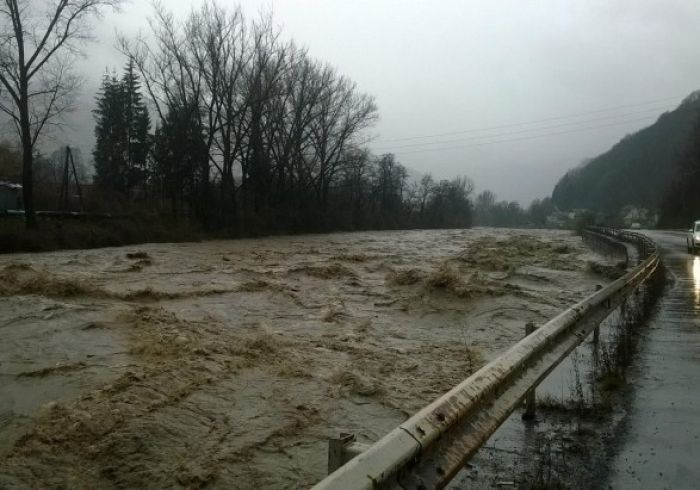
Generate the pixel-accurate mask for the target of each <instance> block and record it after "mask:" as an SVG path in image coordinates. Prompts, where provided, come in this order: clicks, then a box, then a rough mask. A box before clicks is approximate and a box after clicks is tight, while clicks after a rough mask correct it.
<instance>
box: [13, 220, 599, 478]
mask: <svg viewBox="0 0 700 490" xmlns="http://www.w3.org/2000/svg"><path fill="white" fill-rule="evenodd" d="M592 263H597V264H604V265H605V266H611V264H609V263H607V262H606V259H604V258H603V257H600V256H598V255H595V254H593V252H591V251H590V250H589V249H587V248H586V247H585V246H584V245H583V243H582V242H581V240H580V238H578V237H575V236H572V235H571V234H570V232H559V231H522V230H518V231H515V230H491V229H474V230H464V231H462V230H448V231H405V232H403V231H402V232H366V233H337V234H331V235H305V236H294V237H275V238H266V239H257V240H237V241H213V242H205V243H188V244H149V245H141V246H132V247H124V248H107V249H100V250H89V251H63V252H55V253H47V254H38V255H30V254H24V255H12V256H2V257H0V334H1V335H2V339H3V341H2V343H1V344H0V487H4V486H6V487H9V488H27V489H30V488H32V489H34V488H85V489H88V488H104V489H111V488H145V489H150V488H153V489H155V488H166V487H167V488H234V489H258V488H266V489H287V488H289V489H291V488H303V487H308V486H311V485H312V484H313V483H315V482H317V481H319V480H320V479H321V478H323V477H324V476H325V472H326V458H327V440H328V438H329V437H334V436H337V435H338V433H340V432H351V433H354V434H356V436H357V438H358V440H359V441H360V442H364V443H370V442H373V441H375V440H377V439H379V438H380V437H381V436H383V435H384V434H385V433H387V432H388V431H389V430H391V429H392V428H394V427H395V426H396V425H398V424H400V423H401V422H402V421H404V420H405V419H406V418H407V417H408V416H410V415H412V414H413V413H414V412H415V411H417V410H418V409H419V408H421V407H422V406H424V405H425V404H427V403H428V402H430V401H432V400H433V399H435V398H436V397H438V396H439V395H441V394H442V393H444V392H445V391H447V390H448V389H449V388H450V387H452V386H453V385H454V384H456V383H457V382H459V381H461V380H462V379H464V378H465V377H467V376H469V374H470V373H472V372H473V371H475V370H476V369H478V368H479V367H480V366H481V365H483V363H484V362H485V361H487V360H490V359H492V358H494V357H495V356H496V355H498V354H499V353H500V352H503V351H504V350H505V349H506V348H508V347H509V346H511V345H512V344H513V343H515V342H517V341H518V340H520V339H521V338H522V337H523V334H524V325H525V323H526V322H530V321H532V322H535V323H544V322H545V321H547V320H548V319H550V318H552V317H553V316H555V315H556V314H557V313H558V312H560V311H561V310H563V309H565V308H567V307H568V306H571V305H572V304H574V303H575V302H577V301H579V300H581V299H583V298H584V297H586V296H588V295H589V294H590V293H591V292H592V291H593V290H594V289H595V286H596V285H597V284H601V283H604V282H606V281H607V280H608V279H606V278H604V277H601V276H600V275H597V274H595V273H593V272H591V271H592V270H596V271H599V272H600V271H601V270H605V268H604V267H602V268H601V267H591V264H592Z"/></svg>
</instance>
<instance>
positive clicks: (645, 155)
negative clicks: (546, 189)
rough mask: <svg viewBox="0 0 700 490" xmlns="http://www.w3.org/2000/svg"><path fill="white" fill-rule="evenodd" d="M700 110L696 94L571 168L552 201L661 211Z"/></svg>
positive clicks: (599, 209) (604, 209)
mask: <svg viewBox="0 0 700 490" xmlns="http://www.w3.org/2000/svg"><path fill="white" fill-rule="evenodd" d="M699 110H700V97H698V94H697V93H694V94H691V95H690V96H688V97H687V98H686V99H684V100H683V102H682V103H681V104H680V106H679V107H678V108H676V109H675V110H673V111H670V112H666V113H664V114H662V115H661V116H660V117H659V118H658V120H657V121H656V122H655V123H654V124H652V125H651V126H649V127H647V128H645V129H642V130H640V131H638V132H636V133H634V134H630V135H627V136H625V137H624V138H623V139H622V140H621V141H620V142H618V143H617V144H616V145H615V146H613V147H612V148H611V149H610V150H609V151H607V152H606V153H604V154H602V155H600V156H598V157H596V158H594V159H592V160H590V161H588V162H585V163H584V164H582V165H581V166H579V167H577V168H575V169H573V170H570V171H569V172H567V173H566V174H565V175H564V176H563V177H562V178H561V179H560V180H559V182H558V183H557V184H556V186H555V187H554V190H553V192H552V203H553V204H554V205H555V206H557V207H558V208H559V209H562V210H573V209H587V210H590V211H593V212H596V213H599V214H601V215H607V216H610V215H617V214H618V213H620V212H621V211H622V210H623V208H625V207H636V208H645V209H648V210H654V211H656V210H658V209H659V206H660V204H661V201H662V198H663V196H664V195H665V194H666V192H667V190H668V188H669V186H670V185H671V183H672V182H673V180H674V179H675V178H676V174H677V171H678V162H679V159H680V157H681V154H682V152H683V151H685V150H684V147H685V146H686V145H687V141H688V138H689V135H690V133H691V130H692V128H693V126H694V124H695V123H696V121H697V118H698V111H699Z"/></svg>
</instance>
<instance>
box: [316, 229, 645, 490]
mask: <svg viewBox="0 0 700 490" xmlns="http://www.w3.org/2000/svg"><path fill="white" fill-rule="evenodd" d="M584 240H587V241H588V242H589V243H592V242H594V241H595V242H596V244H597V245H601V246H605V247H609V248H610V249H611V250H613V249H614V250H615V251H616V253H619V254H621V253H622V248H625V252H624V253H625V256H626V253H627V249H626V247H625V245H623V244H620V243H617V242H616V241H617V240H622V241H626V242H629V243H632V244H633V245H634V246H635V247H636V248H637V254H638V261H639V264H638V265H637V266H636V267H635V268H634V269H633V270H631V271H629V272H628V273H627V274H625V275H624V276H623V277H621V278H620V279H618V280H616V281H614V282H612V283H611V284H609V285H608V286H606V287H604V288H602V289H601V290H599V291H597V292H596V293H594V294H593V295H591V296H589V297H588V298H586V299H585V300H583V301H581V302H580V303H578V304H576V305H574V306H573V307H572V308H570V309H568V310H566V311H564V312H563V313H561V314H560V315H559V316H557V317H556V318H554V319H552V320H550V321H549V322H547V323H546V324H544V325H542V326H541V327H540V328H539V329H536V330H535V331H534V332H533V333H532V334H530V335H528V336H527V337H525V338H524V339H523V340H522V341H520V342H519V343H517V344H516V345H514V346H513V347H512V348H511V349H509V350H508V351H507V352H506V353H505V354H503V355H502V356H500V357H499V358H497V359H495V360H494V361H492V362H490V363H489V364H487V365H486V366H484V367H482V368H481V369H480V370H479V371H477V372H476V373H474V374H473V375H472V376H470V377H469V378H467V379H466V380H464V381H463V382H462V383H460V384H459V385H457V386H456V387H454V388H453V389H452V390H450V391H449V392H448V393H446V394H445V395H443V396H442V397H440V398H439V399H438V400H436V401H435V402H433V403H431V404H430V405H428V406H427V407H425V408H424V409H423V410H421V411H420V412H418V413H417V414H415V415H414V416H413V417H411V418H410V419H409V420H407V421H406V422H404V423H403V424H401V425H400V426H399V427H397V428H396V429H394V430H393V431H391V432H390V433H389V434H387V435H386V436H384V437H383V438H382V439H380V440H379V441H377V442H376V443H375V444H373V445H372V446H370V447H369V448H358V447H353V446H351V447H349V448H346V452H347V453H350V454H351V455H354V454H358V453H359V454H358V455H357V456H356V457H354V458H353V459H351V460H350V461H349V462H347V463H346V464H345V465H343V466H341V467H340V468H338V469H337V470H335V471H334V472H333V473H332V474H331V475H329V476H328V477H327V478H325V479H324V480H323V481H321V482H320V483H318V484H317V485H316V486H314V487H313V490H326V489H332V490H364V489H367V490H369V489H379V488H387V489H405V490H406V489H412V490H428V489H433V488H444V487H445V486H446V485H447V484H448V483H449V482H450V480H451V479H452V478H453V477H454V476H455V475H456V473H457V472H458V471H459V470H460V469H461V468H462V467H463V466H464V465H465V464H466V463H467V461H468V460H469V459H470V458H471V457H472V456H473V455H474V453H476V451H477V450H478V449H479V448H480V447H481V446H482V445H483V444H484V443H485V442H486V441H487V440H488V439H489V437H490V436H491V434H493V433H494V432H495V431H496V429H497V428H498V427H499V426H500V425H501V424H502V423H503V422H504V421H505V420H506V419H507V418H508V416H509V415H510V414H511V413H512V412H513V411H514V410H515V409H516V408H517V407H518V406H519V405H520V404H521V403H522V402H523V400H525V399H526V398H528V395H531V394H532V393H533V392H534V390H535V388H536V387H537V386H538V385H539V383H540V382H541V381H542V380H543V379H544V378H546V377H547V375H548V374H549V373H550V372H551V371H552V370H553V369H554V368H555V367H556V366H557V365H558V364H559V363H560V362H561V361H562V360H563V359H564V358H565V357H566V356H567V355H568V354H569V353H570V352H571V351H572V350H573V349H574V348H576V346H578V345H579V344H580V343H581V342H582V341H583V340H584V339H585V338H586V337H587V336H588V335H589V334H590V333H591V332H592V331H593V330H594V329H595V328H596V327H597V326H598V325H599V324H600V322H601V321H602V320H603V319H605V318H606V317H607V316H608V315H609V314H610V313H612V312H613V311H614V310H615V309H616V308H617V306H618V305H619V304H620V303H621V302H622V301H623V299H624V298H625V297H626V296H627V295H628V294H630V293H631V292H633V291H634V290H635V289H637V288H638V287H639V286H640V285H641V284H642V283H643V282H644V281H645V280H647V278H649V277H650V276H651V275H652V274H653V273H654V271H656V269H657V267H658V266H659V256H658V252H657V250H656V246H655V245H654V243H653V242H651V241H650V240H649V239H648V238H646V237H644V236H643V235H639V234H635V233H630V232H622V231H618V230H609V229H603V228H594V229H589V230H586V232H585V233H584ZM602 244H604V245H602ZM346 443H347V444H350V445H351V444H352V441H351V438H347V439H345V440H340V441H338V440H336V441H334V442H333V443H332V444H331V447H332V448H334V450H333V451H331V453H332V454H331V457H330V458H329V462H331V459H332V460H333V461H336V462H338V461H341V460H342V459H344V458H342V453H343V444H346ZM339 453H340V454H341V455H340V456H339Z"/></svg>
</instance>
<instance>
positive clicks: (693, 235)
mask: <svg viewBox="0 0 700 490" xmlns="http://www.w3.org/2000/svg"><path fill="white" fill-rule="evenodd" d="M685 244H686V245H687V246H688V253H689V254H694V253H695V252H696V251H697V250H698V249H700V221H696V222H695V223H693V227H692V228H691V229H689V230H688V236H687V237H686V238H685Z"/></svg>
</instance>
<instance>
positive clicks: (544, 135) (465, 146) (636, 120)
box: [395, 116, 653, 155]
mask: <svg viewBox="0 0 700 490" xmlns="http://www.w3.org/2000/svg"><path fill="white" fill-rule="evenodd" d="M652 119H653V118H652V117H650V116H647V117H642V118H638V119H632V120H629V121H620V122H616V123H610V124H601V125H598V126H591V127H589V128H578V129H570V130H568V131H558V132H554V133H548V134H538V135H533V136H523V137H521V138H511V139H506V140H500V141H489V142H486V143H477V144H475V145H462V146H452V147H447V148H431V149H427V150H414V151H404V152H397V153H395V155H411V154H415V153H428V152H436V151H449V150H461V149H466V148H477V147H480V146H490V145H497V144H501V143H510V142H513V141H525V140H532V139H538V138H547V137H549V136H556V135H560V134H570V133H579V132H582V131H590V130H594V129H600V128H607V127H611V126H618V125H620V124H627V123H632V122H639V121H648V120H652Z"/></svg>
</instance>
